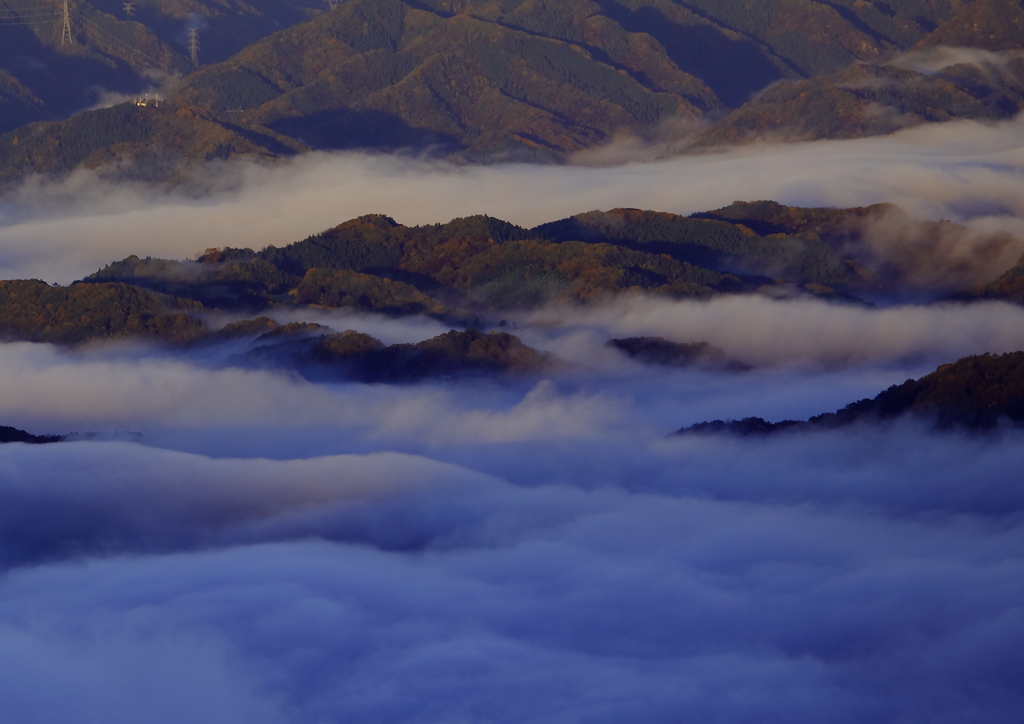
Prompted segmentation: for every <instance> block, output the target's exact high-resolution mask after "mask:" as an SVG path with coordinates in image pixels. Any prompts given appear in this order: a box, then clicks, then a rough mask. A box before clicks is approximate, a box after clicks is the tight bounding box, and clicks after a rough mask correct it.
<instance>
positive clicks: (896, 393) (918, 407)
mask: <svg viewBox="0 0 1024 724" xmlns="http://www.w3.org/2000/svg"><path fill="white" fill-rule="evenodd" d="M901 417H914V418H918V419H921V420H925V421H927V422H930V423H932V424H934V426H935V428H936V429H939V430H950V429H967V430H992V429H994V428H996V427H997V426H998V425H999V424H1000V423H1001V422H1002V421H1007V422H1010V423H1013V424H1016V425H1021V424H1024V352H1011V353H1010V354H1004V355H992V354H986V355H979V356H974V357H965V358H964V359H961V360H959V361H957V362H954V363H953V364H948V365H943V366H941V367H939V368H938V369H937V370H936V371H935V372H932V373H931V374H930V375H925V376H924V377H922V378H921V379H919V380H907V381H906V382H904V383H903V384H902V385H893V386H892V387H890V388H889V389H887V390H885V391H884V392H882V393H880V394H879V395H878V396H877V397H875V398H873V399H868V400H861V401H859V402H854V403H852V404H850V405H847V406H846V407H844V408H843V409H842V410H839V411H838V412H832V413H827V414H824V415H817V416H815V417H812V418H810V419H809V420H807V421H806V422H796V421H794V420H784V421H782V422H776V423H770V422H766V421H765V420H762V419H761V418H756V417H751V418H747V419H744V420H730V421H723V420H715V421H714V422H702V423H699V424H697V425H693V426H691V427H687V428H683V429H682V430H680V431H679V433H677V434H699V433H705V434H707V433H732V434H738V435H753V434H758V435H760V434H768V433H776V432H782V431H812V430H822V429H831V428H836V427H843V426H847V425H852V424H854V423H862V424H863V423H879V422H885V421H889V420H895V419H897V418H901Z"/></svg>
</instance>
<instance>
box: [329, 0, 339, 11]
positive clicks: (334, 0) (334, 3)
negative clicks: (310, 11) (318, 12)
mask: <svg viewBox="0 0 1024 724" xmlns="http://www.w3.org/2000/svg"><path fill="white" fill-rule="evenodd" d="M340 4H341V0H327V8H328V9H329V10H334V8H336V7H338V6H339V5H340Z"/></svg>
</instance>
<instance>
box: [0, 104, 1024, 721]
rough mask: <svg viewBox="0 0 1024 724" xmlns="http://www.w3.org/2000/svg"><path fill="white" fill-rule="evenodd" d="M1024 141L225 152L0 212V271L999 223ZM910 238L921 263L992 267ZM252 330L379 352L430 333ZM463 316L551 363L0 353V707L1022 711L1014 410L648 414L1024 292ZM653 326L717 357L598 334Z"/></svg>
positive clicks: (935, 357)
mask: <svg viewBox="0 0 1024 724" xmlns="http://www.w3.org/2000/svg"><path fill="white" fill-rule="evenodd" d="M1022 135H1024V124H1021V123H1020V122H1010V123H1006V124H1002V125H995V126H982V125H979V124H974V123H965V124H947V125H943V126H935V127H929V128H923V129H917V130H912V131H905V132H902V133H901V134H897V135H896V136H892V137H883V138H877V139H864V140H857V141H825V142H815V143H809V144H800V145H792V146H785V147H783V146H765V147H751V148H748V149H745V150H742V151H733V152H729V153H724V154H709V155H707V156H700V157H689V158H684V159H674V160H670V161H663V162H656V163H648V164H641V163H631V164H625V165H617V166H609V167H601V168H592V167H586V168H584V167H582V166H574V165H566V166H550V167H530V166H519V165H507V166H501V165H499V166H492V167H454V166H449V165H441V164H436V163H431V162H427V161H424V160H422V159H419V160H417V159H404V160H402V159H396V158H394V157H376V156H365V155H356V154H342V155H322V156H315V157H307V158H305V159H302V160H300V161H296V162H294V163H292V164H288V165H283V166H281V167H275V168H264V167H255V166H249V165H240V166H231V165H230V164H229V165H226V166H223V167H221V168H219V169H218V170H215V171H211V173H210V178H209V180H208V185H209V188H210V190H211V191H210V195H209V196H208V197H204V198H202V199H195V198H189V197H186V196H184V195H176V194H173V193H166V192H160V193H157V192H153V191H140V190H138V189H131V188H125V187H117V186H108V185H104V184H103V183H102V182H99V181H97V180H96V179H94V178H92V177H90V176H88V175H85V174H79V175H76V176H72V177H71V178H70V179H68V180H65V181H62V182H59V183H41V182H38V183H37V184H36V185H33V186H26V187H23V188H22V189H21V190H20V191H19V192H18V194H20V195H17V194H16V195H15V196H8V197H6V198H5V199H4V200H3V201H0V219H2V224H3V225H2V226H0V238H2V240H3V246H2V250H0V269H2V271H3V276H4V277H7V278H28V277H37V278H41V279H43V280H45V281H47V282H50V283H54V282H59V283H62V284H66V283H68V282H70V281H73V280H75V279H79V278H82V277H83V276H85V275H86V274H89V273H91V272H93V271H95V269H97V268H98V267H100V266H102V265H103V264H105V263H107V262H109V261H110V260H112V259H118V258H121V257H122V256H125V255H127V254H138V255H140V256H145V255H153V256H168V257H172V258H185V257H193V256H194V255H195V254H196V253H197V252H202V251H203V250H204V249H206V248H208V247H224V246H249V247H252V248H255V249H258V248H260V247H262V246H265V245H267V244H279V245H280V244H285V243H289V242H291V241H295V240H297V239H301V238H303V237H304V236H306V235H308V234H312V233H316V232H318V231H321V230H322V229H324V228H326V227H328V226H331V225H334V224H338V223H340V222H341V221H344V220H346V219H348V218H350V217H352V216H356V215H359V214H366V213H371V212H373V213H386V214H389V215H391V216H393V217H394V218H396V219H398V220H399V221H401V222H403V223H438V222H445V221H448V220H449V219H450V218H453V217H455V216H460V215H468V214H473V213H487V214H489V215H491V216H495V217H499V218H502V219H506V220H509V221H512V222H514V223H518V224H539V223H542V222H545V221H550V220H552V219H556V218H559V217H560V216H565V215H568V214H574V213H578V212H581V211H585V210H589V209H595V208H600V209H609V208H612V207H615V206H637V207H642V208H648V209H656V210H663V211H671V212H675V213H692V212H696V211H700V210H704V209H712V208H716V207H719V206H725V205H727V204H729V203H731V202H732V201H734V200H736V199H745V200H756V199H762V198H770V199H774V200H778V201H780V202H783V203H789V204H801V205H805V206H812V205H822V206H852V205H857V204H868V203H877V202H883V201H891V202H895V203H898V204H900V206H901V207H902V208H904V209H905V210H906V211H907V212H908V213H910V214H912V215H914V216H915V217H917V218H921V219H929V220H935V221H937V220H939V219H943V218H945V219H951V220H954V221H956V222H958V223H961V224H964V225H966V226H967V227H968V228H971V229H978V230H984V231H991V230H1006V231H1010V232H1020V231H1021V229H1022V226H1021V219H1022V218H1024V207H1022V205H1021V199H1022V198H1024V196H1022V195H1021V190H1022V186H1024V182H1022V179H1024V176H1022V174H1021V166H1022V164H1024V157H1022V156H1021V151H1020V148H1021V142H1022ZM877 238H879V239H881V240H882V241H881V242H880V244H882V245H883V246H884V238H885V236H884V233H882V232H881V231H879V234H878V236H877ZM883 251H884V250H883ZM940 251H941V254H939V255H938V256H937V257H936V258H934V259H933V261H934V262H935V264H934V269H933V270H932V271H931V272H930V273H931V274H932V276H930V277H928V279H929V280H931V281H933V282H934V283H935V284H936V286H937V287H941V286H942V283H943V281H944V279H945V278H946V276H948V275H963V274H968V277H967V278H969V279H970V278H971V277H970V275H971V274H974V275H979V276H981V277H983V276H984V274H988V273H989V272H988V270H987V269H982V270H980V271H979V270H976V269H973V268H969V269H967V271H966V272H965V271H964V264H963V263H962V260H963V258H964V257H965V256H969V254H968V253H967V252H965V251H964V249H961V248H958V247H955V245H954V246H950V247H942V248H941V249H940ZM1009 263H1010V264H1012V263H1013V259H1011V260H1010V262H1009ZM956 279H958V280H960V279H961V276H956ZM986 280H987V279H986V278H978V279H977V283H981V282H983V281H986ZM267 315H268V316H270V317H273V318H275V319H276V320H277V321H278V322H281V323H282V324H283V323H288V322H314V323H318V324H321V325H324V326H327V327H329V328H330V329H331V330H334V331H336V332H343V331H344V330H348V329H351V330H356V331H359V332H365V333H367V334H371V335H372V336H374V337H376V338H378V339H380V340H382V341H383V342H384V343H386V344H398V343H415V342H421V341H423V340H426V339H429V338H432V337H435V336H437V335H439V334H442V333H444V332H446V331H448V329H449V325H447V324H445V323H443V322H441V321H439V320H438V319H435V318H430V317H425V316H407V317H402V318H396V317H393V316H386V315H382V314H372V313H368V312H356V311H346V310H337V309H335V310H323V309H312V308H298V307H280V308H274V309H271V310H270V311H268V312H267ZM234 319H235V317H232V316H231V315H227V314H210V315H209V317H208V320H207V321H208V323H209V324H210V325H211V327H214V328H215V327H218V326H222V325H224V324H226V323H228V322H231V321H233V320H234ZM499 320H500V321H499ZM501 322H503V323H504V326H501V327H498V324H499V323H501ZM484 324H485V325H486V326H487V328H489V329H501V330H503V331H508V332H510V333H512V334H515V335H516V336H518V337H519V338H520V339H522V340H523V342H524V343H525V344H527V345H529V346H530V347H532V348H534V349H536V350H539V351H541V352H544V353H548V354H550V355H551V356H552V358H553V359H555V360H557V363H556V364H554V365H553V366H551V367H550V368H549V369H547V370H545V371H544V372H542V373H536V374H519V375H505V376H477V377H468V378H454V379H444V378H437V379H429V380H426V381H420V382H416V383H408V384H364V383H359V382H351V381H342V380H333V381H330V380H320V381H317V380H311V379H307V378H306V377H303V376H301V375H299V374H297V373H295V372H294V371H289V370H283V369H275V368H271V367H260V366H254V365H251V364H245V363H243V362H241V361H240V360H242V356H241V355H242V354H243V353H244V352H245V351H246V350H247V349H248V347H247V345H249V344H251V340H248V341H247V340H238V341H236V342H234V343H232V345H227V346H222V347H217V348H212V347H211V348H202V347H198V348H173V347H168V346H166V345H156V344H151V343H146V342H143V341H138V340H121V341H113V342H90V343H88V344H85V345H81V346H77V347H58V346H54V345H49V344H40V343H29V342H8V343H3V344H0V369H2V370H3V374H4V385H3V386H2V388H0V422H2V423H3V424H4V425H11V426H16V427H18V428H23V429H25V430H29V431H31V432H34V433H53V434H66V435H68V436H69V437H68V439H67V441H65V442H62V443H59V444H55V445H38V446H32V445H23V444H20V443H14V444H6V445H2V446H0V551H2V552H0V566H2V573H0V710H2V711H4V712H5V718H9V719H10V720H11V721H20V722H33V721H69V720H73V721H76V722H106V723H112V724H117V723H119V722H137V721H141V720H145V721H148V722H154V723H160V722H181V721H185V720H191V721H204V722H225V723H228V722H246V723H247V724H254V723H261V722H309V723H310V724H312V723H314V722H327V721H344V722H352V723H357V722H381V721H396V722H397V721H401V722H567V723H568V722H595V723H596V722H622V721H638V722H678V721H680V720H681V719H685V720H693V721H701V722H751V721H767V722H774V721H780V722H781V721H785V722H807V723H808V724H810V723H812V722H814V723H816V722H820V721H822V720H823V719H827V720H828V721H835V722H880V721H881V722H949V723H950V724H963V723H965V722H984V723H985V724H996V723H999V722H1016V721H1018V720H1019V715H1020V712H1021V710H1022V708H1024V695H1022V687H1021V682H1022V678H1024V653H1022V652H1024V646H1022V644H1024V609H1022V607H1021V601H1022V600H1024V569H1022V567H1021V560H1022V558H1024V535H1022V533H1024V488H1022V486H1021V484H1020V479H1021V476H1020V470H1021V469H1022V467H1024V432H1022V431H1021V430H1020V429H1019V428H1013V427H1011V426H1005V427H1004V428H1000V429H997V430H995V431H992V432H989V433H986V434H980V433H977V434H976V433H970V432H963V431H959V432H958V431H953V432H936V431H935V430H933V429H931V427H930V426H929V425H928V424H927V423H926V422H923V421H920V420H913V419H903V420H897V421H895V422H891V423H888V424H885V425H868V424H863V425H853V426H850V427H844V428H837V429H833V430H821V431H813V432H801V433H792V434H777V435H772V436H762V437H757V436H750V437H739V436H731V435H719V436H714V435H687V436H674V435H673V433H675V432H676V431H677V430H679V429H680V428H682V427H685V426H689V425H693V424H695V423H699V422H702V421H706V420H714V419H741V418H745V417H761V418H764V419H765V420H768V421H779V420H785V419H797V420H803V419H806V418H808V417H810V416H812V415H816V414H818V413H822V412H831V411H834V410H837V409H839V408H842V407H843V406H845V405H847V404H848V403H850V402H853V401H856V400H861V399H863V398H868V397H874V396H875V395H876V394H878V393H879V392H880V391H882V390H885V389H886V388H888V387H890V386H892V385H898V384H901V383H903V382H904V381H905V380H907V379H910V378H918V377H921V376H922V375H925V374H927V373H929V372H931V371H933V370H935V369H936V368H937V367H938V366H939V365H942V364H945V363H949V362H953V361H955V360H957V359H959V358H962V357H965V356H968V355H977V354H985V353H1005V352H1012V351H1015V350H1020V349H1024V308H1022V307H1021V306H1019V305H1014V304H1010V303H1006V302H982V303H975V304H962V303H953V302H949V301H944V299H943V297H942V296H941V295H938V294H935V295H932V296H931V297H929V296H928V295H927V294H926V293H925V292H923V291H920V290H919V291H918V292H916V293H915V294H914V295H912V296H911V298H908V299H902V300H895V301H894V300H888V301H880V302H878V303H876V304H874V305H870V304H865V303H860V302H857V301H844V302H831V301H823V300H821V299H817V298H812V297H808V296H794V297H791V298H771V297H769V296H764V295H755V294H749V295H722V296H717V297H714V298H711V299H709V300H704V301H700V300H673V299H667V298H654V297H650V296H644V295H641V294H626V295H621V296H619V297H616V298H613V299H609V300H605V301H601V302H597V303H593V304H588V305H562V304H553V305H548V306H544V307H541V308H537V309H532V310H520V311H508V312H507V313H504V312H503V313H501V314H495V315H494V319H493V320H484ZM655 336H657V337H663V338H665V339H669V340H673V341H676V342H680V343H693V342H706V343H708V344H710V345H713V346H714V347H715V348H717V349H719V350H721V352H722V353H723V354H724V355H725V356H726V357H727V358H728V359H729V360H732V361H734V362H735V363H736V364H735V365H733V366H732V367H723V366H711V365H704V366H702V365H694V366H690V367H685V368H673V367H665V366H654V365H645V364H642V363H640V362H638V361H636V360H633V359H630V358H629V357H627V356H626V355H625V354H623V353H622V352H620V351H618V350H616V349H614V348H612V347H609V346H608V344H607V343H608V342H609V341H610V340H612V339H617V338H618V339H622V338H629V337H655ZM112 701H116V705H113V706H112V705H111V702H112Z"/></svg>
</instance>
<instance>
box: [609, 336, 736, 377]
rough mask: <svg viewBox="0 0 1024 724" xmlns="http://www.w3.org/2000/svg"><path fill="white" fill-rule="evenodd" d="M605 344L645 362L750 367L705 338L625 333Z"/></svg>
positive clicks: (728, 368) (680, 365)
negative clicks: (692, 339) (687, 339)
mask: <svg viewBox="0 0 1024 724" xmlns="http://www.w3.org/2000/svg"><path fill="white" fill-rule="evenodd" d="M606 346H607V347H611V348H612V349H617V350H618V351H620V352H622V353H623V354H624V355H626V356H627V357H629V358H630V359H632V360H635V361H636V362H640V363H641V364H646V365H657V366H660V367H680V368H681V367H706V368H713V369H720V370H729V371H733V372H740V371H744V370H749V369H750V367H749V366H748V365H745V364H743V363H741V362H737V361H736V360H731V359H729V357H728V356H727V355H726V354H725V352H723V351H722V350H720V349H719V348H718V347H713V346H712V345H710V344H708V343H707V342H673V341H671V340H668V339H665V338H664V337H627V338H625V339H612V340H609V341H608V343H607V345H606Z"/></svg>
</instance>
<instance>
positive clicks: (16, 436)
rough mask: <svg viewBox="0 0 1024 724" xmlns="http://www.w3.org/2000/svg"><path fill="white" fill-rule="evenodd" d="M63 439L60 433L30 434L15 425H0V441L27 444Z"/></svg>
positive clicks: (43, 443)
mask: <svg viewBox="0 0 1024 724" xmlns="http://www.w3.org/2000/svg"><path fill="white" fill-rule="evenodd" d="M63 439H64V437H63V436H61V435H32V434H31V433H28V432H25V431H24V430H19V429H18V428H16V427H10V426H9V425H0V443H6V442H23V443H26V444H28V445H45V444H47V443H52V442H60V441H62V440H63Z"/></svg>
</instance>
